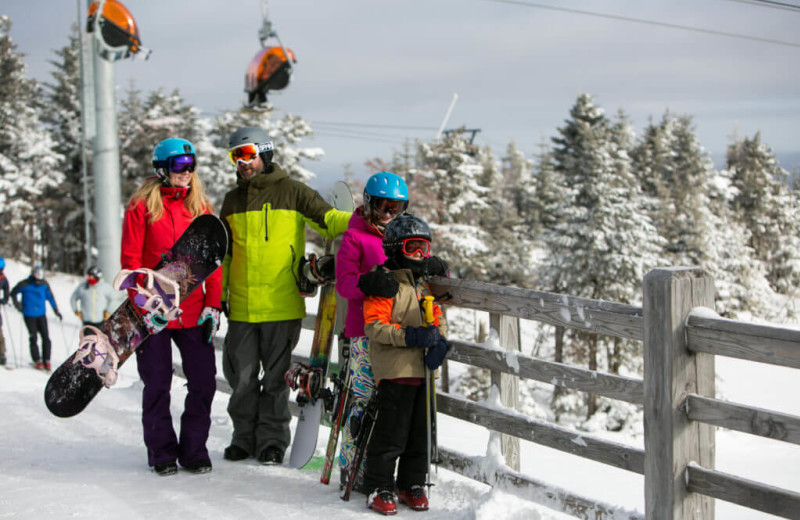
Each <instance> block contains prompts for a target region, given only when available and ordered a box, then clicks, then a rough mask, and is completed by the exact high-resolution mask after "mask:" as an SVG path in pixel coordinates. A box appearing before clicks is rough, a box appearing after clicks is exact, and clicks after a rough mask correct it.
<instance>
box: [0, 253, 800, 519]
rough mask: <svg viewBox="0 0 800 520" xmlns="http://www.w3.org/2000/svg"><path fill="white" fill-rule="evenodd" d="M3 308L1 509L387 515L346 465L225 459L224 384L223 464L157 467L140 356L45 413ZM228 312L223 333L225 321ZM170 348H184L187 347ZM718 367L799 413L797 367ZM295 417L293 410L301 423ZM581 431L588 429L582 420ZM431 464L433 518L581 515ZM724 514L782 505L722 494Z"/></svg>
mask: <svg viewBox="0 0 800 520" xmlns="http://www.w3.org/2000/svg"><path fill="white" fill-rule="evenodd" d="M29 272H30V267H29V266H27V265H23V264H20V263H18V262H15V261H13V260H9V261H8V262H7V265H6V269H5V274H6V275H7V276H8V277H9V279H10V280H11V283H12V284H13V283H16V281H18V280H20V279H22V278H24V277H25V276H27V274H28V273H29ZM47 279H48V282H49V283H50V286H51V288H52V289H53V293H54V295H55V299H56V302H57V304H58V306H59V308H60V310H61V311H62V312H63V315H64V321H63V323H61V322H59V321H58V320H57V319H56V318H55V317H54V316H53V314H52V311H48V322H49V323H48V324H49V329H50V336H51V339H52V341H53V357H52V361H53V364H54V366H57V365H58V364H60V363H61V362H62V361H63V360H64V359H66V357H67V355H68V354H71V353H72V352H73V351H74V350H75V349H76V348H77V334H78V331H77V329H78V327H79V321H78V318H77V317H76V316H74V315H73V314H72V313H70V312H69V310H68V309H69V296H70V294H71V293H72V290H73V289H74V288H75V286H76V285H77V284H78V283H79V282H80V281H81V278H80V277H77V276H72V275H65V274H61V273H51V272H48V273H47ZM306 303H307V307H308V309H309V311H312V309H314V308H316V304H315V301H314V300H313V299H309V300H307V302H306ZM448 312H449V313H452V312H456V310H455V309H450V310H449V311H448ZM462 312H463V311H462ZM466 312H468V313H470V314H472V312H471V311H466ZM2 314H3V333H4V335H5V342H6V348H7V355H8V361H9V365H10V366H12V367H15V368H14V369H13V370H10V371H8V370H3V369H1V368H0V432H2V435H0V489H2V490H3V491H2V494H0V517H3V518H19V519H25V520H27V519H37V520H44V519H48V520H49V519H53V520H61V519H63V518H65V517H69V518H76V519H79V520H81V519H86V520H89V519H96V518H107V517H109V512H113V514H112V515H111V516H112V517H113V518H114V519H115V520H139V519H147V520H149V519H152V518H176V519H177V518H197V519H204V518H210V519H211V518H213V519H214V520H228V519H230V520H241V519H242V518H248V519H262V518H263V519H272V518H276V517H280V518H283V519H287V520H292V519H298V520H305V519H308V518H325V519H327V520H340V519H341V520H345V519H347V520H349V519H352V518H365V519H369V518H372V519H376V518H378V516H377V514H376V513H374V512H372V511H369V510H367V509H366V507H365V504H364V499H363V496H361V495H358V494H355V495H354V496H353V497H352V498H351V500H350V501H349V502H347V503H345V502H343V501H342V500H340V499H339V495H338V486H336V485H335V483H336V482H338V480H339V476H338V474H337V471H338V470H336V469H334V473H333V474H332V477H331V482H332V483H333V484H332V485H330V486H324V485H322V484H320V483H319V472H318V471H316V470H314V471H312V470H310V469H304V470H302V471H298V470H295V469H292V468H291V467H290V466H289V465H288V457H287V458H286V459H285V460H286V464H284V465H283V466H279V467H264V466H261V465H259V464H257V463H256V462H255V460H253V459H250V460H248V461H243V462H229V461H226V460H224V459H223V458H222V452H223V450H224V449H225V447H226V446H227V445H228V444H229V442H230V438H231V434H232V425H231V422H230V418H229V417H228V414H227V412H226V406H227V403H228V395H227V394H224V393H222V392H217V394H216V396H215V398H214V402H213V406H212V412H211V431H210V436H209V440H208V443H207V446H208V449H209V454H210V457H211V462H212V464H213V471H212V472H211V473H208V474H205V475H191V474H188V473H187V472H185V471H180V472H179V473H178V475H177V476H175V477H168V478H165V477H158V476H156V475H155V474H153V473H152V471H150V470H149V469H148V467H147V455H146V450H145V447H144V443H143V441H142V430H141V390H142V385H141V382H140V381H139V378H138V375H137V371H136V362H135V360H134V359H131V360H129V361H128V362H127V363H126V364H125V365H123V366H122V367H121V369H120V374H119V379H118V381H117V384H116V385H115V386H114V387H112V388H111V389H107V390H102V391H101V392H100V394H98V395H97V397H96V398H95V399H94V400H93V402H92V403H90V404H89V406H88V407H87V408H86V409H85V410H84V411H83V412H81V413H80V414H78V415H77V416H75V417H71V418H67V419H61V418H57V417H55V416H53V415H51V414H50V412H48V410H47V408H46V407H45V405H44V400H43V398H42V395H43V390H44V385H45V384H46V382H47V375H46V374H44V373H42V372H41V371H38V370H34V369H33V368H31V367H30V366H29V365H28V363H29V362H30V356H29V354H28V352H27V346H26V339H27V338H26V336H25V333H24V332H23V331H24V325H23V322H22V319H21V315H20V314H19V313H18V312H16V311H15V310H14V309H13V308H12V307H10V306H7V307H2ZM224 321H225V320H223V328H222V330H221V334H222V333H224V329H225V327H226V324H225V323H224ZM525 323H526V322H524V321H523V329H522V334H523V348H526V347H525V346H527V348H530V345H532V343H533V337H530V336H529V335H527V334H526V329H525ZM796 325H797V324H794V326H796ZM312 337H313V331H310V330H304V331H303V332H302V334H301V338H300V344H299V345H298V347H297V349H296V351H295V352H296V353H298V354H305V355H307V354H308V352H309V350H310V343H311V339H312ZM173 350H174V351H175V352H176V356H177V350H175V349H173ZM220 357H221V356H219V355H218V356H217V364H218V366H217V376H218V377H221V376H222V372H221V368H220V365H221V360H220ZM716 369H717V395H718V397H720V398H722V399H726V400H729V401H732V402H735V403H742V404H747V405H750V406H755V407H760V408H764V409H769V410H774V411H777V412H782V413H786V414H792V415H794V416H798V415H800V401H798V400H797V398H796V396H797V392H796V388H797V370H794V369H789V368H783V367H773V366H770V365H766V364H760V363H748V362H744V361H740V360H734V359H728V358H723V357H717V360H716ZM463 370H464V365H461V364H458V363H451V368H450V374H451V377H457V376H458V374H463ZM542 386H543V387H544V386H545V385H542ZM538 394H541V395H538ZM185 395H186V389H185V382H184V381H183V380H181V379H180V378H177V377H176V378H174V379H173V386H172V417H173V420H174V421H176V422H177V420H178V417H179V416H180V413H181V411H182V409H183V400H184V398H185ZM548 396H549V394H548V393H547V392H545V391H544V388H543V389H542V391H541V392H539V393H537V396H536V399H537V405H538V407H539V408H538V409H539V410H544V409H545V408H546V406H547V404H546V403H547V402H548V400H549V397H548ZM487 404H488V405H490V406H492V407H496V406H498V404H497V401H496V399H495V400H492V399H491V398H490V399H489V400H488V403H487ZM295 427H296V421H295V420H293V421H292V424H291V430H292V431H294V430H295ZM438 427H439V442H440V445H441V446H444V447H446V448H449V449H450V450H455V451H458V452H460V453H462V454H465V455H468V456H472V457H477V458H478V459H477V460H482V461H483V467H484V468H492V467H496V464H497V463H498V457H497V455H496V453H497V451H496V450H497V445H496V443H494V442H493V441H492V440H491V437H490V435H489V432H488V430H486V429H485V428H483V427H480V426H475V425H473V424H469V423H466V422H463V421H459V420H457V419H454V418H452V417H450V416H447V415H444V414H439V416H438ZM576 435H577V436H578V437H576V438H579V436H580V435H581V432H576ZM593 435H598V436H601V437H603V438H605V439H606V440H609V441H611V442H615V443H618V444H624V445H627V446H633V447H637V448H640V449H641V448H642V447H643V440H642V437H641V435H631V433H630V431H628V430H627V429H625V430H623V431H621V432H593ZM327 439H328V429H327V428H326V427H322V428H320V435H319V438H318V442H317V454H316V455H317V456H322V454H323V453H324V451H325V446H326V443H327ZM576 442H577V441H576ZM520 445H521V455H520V459H521V468H520V471H521V473H523V474H525V475H527V476H529V477H531V478H532V479H535V480H537V481H540V482H544V483H546V484H548V485H549V486H550V487H551V490H553V489H555V488H560V489H561V490H567V491H569V492H571V493H574V494H579V495H581V496H584V497H589V498H594V499H596V500H601V501H603V502H604V503H606V504H609V505H612V506H616V507H617V508H619V509H620V510H628V511H632V510H636V511H639V512H643V511H644V491H643V478H642V477H641V475H638V474H635V473H631V472H628V471H624V470H620V469H616V468H613V467H611V466H606V465H604V464H600V463H596V462H593V461H590V460H586V459H582V458H580V457H576V456H572V455H569V454H566V453H563V452H561V451H558V450H553V449H550V448H546V447H544V446H540V445H537V444H534V443H531V442H527V441H522V442H521V443H520ZM481 457H483V459H480V458H481ZM799 464H800V448H799V447H798V446H796V445H793V444H790V443H788V442H780V441H776V440H772V439H766V438H762V437H756V436H752V435H746V434H744V433H738V432H734V431H729V430H724V429H719V430H718V431H717V433H716V468H717V469H718V470H720V471H724V472H727V473H730V474H734V475H737V476H741V477H743V478H748V479H751V480H755V481H758V482H763V483H765V484H769V485H772V486H778V487H781V488H784V489H789V490H794V491H797V490H798V489H800V472H798V471H797V467H798V465H799ZM434 475H435V476H434V482H435V483H436V486H435V487H434V488H433V491H432V494H431V511H430V512H429V513H428V514H426V515H425V518H430V519H431V520H433V519H436V520H496V519H499V518H502V519H507V520H567V519H573V520H574V517H572V516H567V515H565V514H561V513H557V512H554V511H552V510H550V509H547V508H544V507H542V506H539V505H537V504H535V503H534V502H532V501H530V500H527V499H526V498H525V497H524V496H520V495H517V494H514V493H509V492H507V491H503V490H500V489H492V488H490V487H488V486H485V485H483V484H478V483H476V482H474V481H472V480H469V479H466V478H463V477H460V476H459V475H456V474H455V473H451V472H449V471H447V470H445V469H443V468H439V470H438V471H437V472H435V474H434ZM399 507H400V511H399V514H398V518H400V517H402V518H411V517H414V518H416V517H417V514H416V513H413V512H412V511H409V510H407V509H406V508H405V507H404V506H399ZM409 515H410V516H409ZM617 518H624V515H620V516H619V517H617ZM716 518H718V519H720V520H769V519H774V518H776V517H774V516H772V515H767V514H764V513H759V512H757V511H754V510H751V509H747V508H744V507H741V506H737V505H735V504H730V503H727V502H723V501H717V504H716Z"/></svg>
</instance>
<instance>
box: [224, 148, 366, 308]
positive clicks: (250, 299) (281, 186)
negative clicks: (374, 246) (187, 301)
mask: <svg viewBox="0 0 800 520" xmlns="http://www.w3.org/2000/svg"><path fill="white" fill-rule="evenodd" d="M350 215H351V214H350V213H348V212H345V211H338V210H336V209H333V208H332V207H331V206H330V205H329V204H328V203H327V202H325V201H324V200H323V199H322V197H321V196H320V195H319V193H317V192H316V191H315V190H313V189H312V188H310V187H308V186H306V185H305V184H303V183H302V182H298V181H295V180H293V179H290V178H289V176H288V175H287V174H286V172H284V171H283V170H282V169H281V167H280V166H278V165H277V164H274V163H273V164H272V171H271V172H269V173H261V174H258V175H256V176H255V177H253V178H252V179H250V180H249V181H246V180H243V179H239V181H238V183H237V187H236V188H234V189H233V190H231V191H229V192H228V193H227V194H226V195H225V200H224V201H223V203H222V209H221V210H220V217H221V218H222V221H223V222H224V223H225V225H226V226H227V227H228V235H229V237H230V240H229V242H228V254H227V255H226V256H225V260H224V261H223V263H222V300H223V301H227V302H228V305H229V307H230V311H231V313H230V319H231V320H233V321H243V322H248V323H258V322H265V321H283V320H293V319H298V318H302V317H303V316H305V303H304V302H303V298H302V296H300V291H299V290H298V288H297V270H298V265H299V263H300V258H301V257H302V256H303V255H304V254H305V245H306V240H305V227H306V224H308V225H309V226H311V228H312V229H314V230H315V231H317V233H319V234H320V235H322V236H323V237H325V238H335V237H337V236H339V235H341V234H342V233H344V231H345V230H346V229H347V224H348V222H349V220H350Z"/></svg>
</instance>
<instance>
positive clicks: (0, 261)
mask: <svg viewBox="0 0 800 520" xmlns="http://www.w3.org/2000/svg"><path fill="white" fill-rule="evenodd" d="M5 268H6V259H5V258H3V257H2V256H0V271H2V270H3V269H5Z"/></svg>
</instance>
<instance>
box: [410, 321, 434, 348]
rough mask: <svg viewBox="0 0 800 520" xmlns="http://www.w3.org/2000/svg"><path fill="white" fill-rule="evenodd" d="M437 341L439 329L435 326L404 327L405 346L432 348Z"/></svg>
mask: <svg viewBox="0 0 800 520" xmlns="http://www.w3.org/2000/svg"><path fill="white" fill-rule="evenodd" d="M439 339H441V336H439V328H438V327H436V326H433V325H431V326H430V327H406V346H409V347H432V346H434V345H436V343H437V342H438V341H439Z"/></svg>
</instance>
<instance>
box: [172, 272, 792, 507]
mask: <svg viewBox="0 0 800 520" xmlns="http://www.w3.org/2000/svg"><path fill="white" fill-rule="evenodd" d="M432 288H433V292H434V294H437V295H443V294H446V293H447V294H449V297H450V299H449V301H448V302H447V303H448V305H452V306H457V307H462V308H468V309H474V310H478V311H486V312H489V313H490V324H491V327H492V328H493V329H495V330H496V331H497V332H498V335H499V342H500V345H501V346H502V347H503V350H498V349H494V348H489V347H487V346H484V345H479V344H476V343H471V342H466V341H454V342H453V349H452V350H451V352H450V355H449V356H448V357H449V359H450V360H453V361H457V362H460V363H466V364H468V365H472V366H476V367H480V368H484V369H488V370H490V371H491V373H492V383H493V384H496V385H497V386H498V387H500V393H501V401H502V402H503V404H504V406H506V407H508V410H498V409H497V407H489V406H487V405H484V404H482V403H476V402H472V401H470V400H468V399H466V398H464V397H463V396H459V395H455V394H452V393H449V392H443V391H440V392H438V405H439V412H440V413H444V414H447V415H450V416H453V417H456V418H458V419H461V420H465V421H468V422H470V423H473V424H477V425H481V426H484V427H485V428H487V429H489V430H491V431H495V432H498V433H500V434H502V436H503V441H502V450H503V453H504V456H505V458H506V465H507V467H506V468H501V469H494V468H493V470H492V471H491V473H490V474H487V472H486V469H485V468H484V467H483V465H482V464H481V460H482V459H481V458H473V457H469V456H467V455H464V454H461V453H459V452H458V451H457V450H455V449H453V448H452V447H449V446H440V459H441V460H440V465H441V466H442V467H444V468H447V469H450V470H452V471H455V472H457V473H460V474H462V475H464V476H467V477H469V478H472V479H475V480H478V481H480V482H484V483H486V484H489V485H492V486H499V487H502V488H506V489H510V490H513V492H514V493H515V494H516V495H520V496H523V497H526V498H529V499H530V500H533V501H535V502H537V503H540V504H542V505H544V506H547V507H550V508H552V509H554V510H557V511H561V512H565V513H568V514H571V515H573V516H576V517H578V518H582V519H593V520H602V519H612V518H613V519H620V518H630V519H647V520H688V519H703V520H713V519H714V500H713V499H721V500H726V501H729V502H733V503H736V504H739V505H742V506H745V507H748V508H752V509H755V510H759V511H763V512H766V513H770V514H773V515H777V516H782V517H785V518H800V494H798V493H797V492H794V491H790V490H784V489H779V488H776V487H772V486H769V485H766V484H762V483H758V482H754V481H751V480H748V479H746V478H743V477H740V476H735V475H730V474H726V473H722V472H719V471H716V470H715V469H714V443H715V431H716V430H715V429H716V428H717V427H723V428H729V429H733V430H737V431H741V432H745V433H749V434H752V435H759V436H762V437H769V438H772V439H776V440H780V441H784V442H789V443H793V444H800V417H796V416H791V415H787V414H782V413H777V412H771V411H768V410H763V409H760V408H754V407H750V406H745V405H740V404H736V403H730V402H725V401H721V400H718V399H715V398H714V395H715V394H714V380H715V370H714V359H715V358H714V356H728V357H734V358H740V359H745V360H749V361H757V362H761V363H770V364H774V365H780V366H785V367H792V368H800V331H799V330H794V329H787V328H781V327H774V326H767V325H755V324H751V323H745V322H740V321H735V320H727V319H722V318H719V317H717V316H716V315H715V313H713V308H714V284H713V280H712V279H711V278H710V277H708V276H706V275H704V274H703V273H702V271H700V270H698V269H693V268H667V269H656V270H653V271H651V272H649V273H648V274H647V275H646V276H645V278H644V285H643V299H642V301H643V306H642V307H635V306H630V305H624V304H619V303H613V302H606V301H600V300H589V299H584V298H577V297H573V296H568V295H560V294H553V293H546V292H540V291H532V290H526V289H518V288H511V287H502V286H497V285H491V284H485V283H480V282H466V281H463V280H457V279H445V278H436V279H435V280H434V281H433V283H432ZM519 319H526V320H535V321H539V322H542V323H546V324H550V325H554V326H557V327H564V328H569V329H575V330H580V331H585V332H591V333H596V334H599V335H604V336H611V337H618V338H626V339H633V340H640V341H643V342H644V345H643V347H644V353H645V357H644V374H645V377H644V379H643V380H642V379H637V378H630V377H621V376H616V375H612V374H605V373H601V372H596V371H590V370H586V369H583V368H579V367H574V366H569V365H565V364H560V363H554V362H550V361H545V360H542V359H537V358H534V357H531V356H527V355H523V354H521V353H520V352H519V344H520V336H519ZM309 326H310V327H311V328H313V321H312V320H309V319H306V321H305V322H304V327H309ZM176 372H177V373H178V374H179V375H180V368H179V367H177V366H176ZM518 378H523V379H532V380H536V381H540V382H544V383H548V384H553V385H557V386H562V387H565V388H570V389H573V390H578V391H582V392H587V393H590V394H594V395H598V396H604V397H607V398H609V399H615V400H620V401H625V402H629V403H635V404H640V405H643V409H644V445H645V449H644V450H641V449H638V448H635V447H631V446H626V445H622V444H618V443H614V442H610V441H607V440H604V439H601V438H598V437H595V436H592V435H588V434H586V433H583V432H581V433H580V438H581V440H582V442H580V443H576V442H574V439H575V436H576V432H575V431H574V430H570V429H568V428H564V427H561V426H559V425H557V424H554V423H549V422H547V421H541V420H537V419H533V418H529V417H525V416H524V415H521V414H519V413H518V412H515V411H514V409H513V408H514V406H515V401H516V396H517V392H516V385H517V381H518ZM218 383H219V384H218V387H219V389H220V390H221V391H227V392H229V391H230V388H229V387H228V386H227V383H225V381H224V380H221V379H220V380H219V381H218ZM441 386H442V387H446V385H441ZM440 390H441V389H440ZM519 439H523V440H527V441H530V442H534V443H537V444H541V445H544V446H547V447H550V448H553V449H556V450H560V451H563V452H566V453H570V454H572V455H577V456H579V457H583V458H586V459H590V460H593V461H596V462H601V463H604V464H607V465H610V466H614V467H616V468H620V469H624V470H627V471H631V472H634V473H638V474H640V475H643V476H644V479H645V480H644V488H645V512H644V514H642V513H639V512H631V511H627V510H623V509H622V508H620V507H618V506H614V505H610V504H607V503H604V502H602V501H600V500H597V499H594V498H590V497H584V496H579V495H577V494H575V493H571V492H569V491H568V490H564V489H560V488H558V487H556V486H554V485H551V484H547V483H546V482H542V481H540V480H536V479H533V478H532V477H530V476H527V475H523V474H521V473H519V448H518V443H519Z"/></svg>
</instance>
